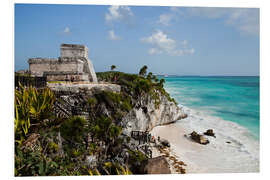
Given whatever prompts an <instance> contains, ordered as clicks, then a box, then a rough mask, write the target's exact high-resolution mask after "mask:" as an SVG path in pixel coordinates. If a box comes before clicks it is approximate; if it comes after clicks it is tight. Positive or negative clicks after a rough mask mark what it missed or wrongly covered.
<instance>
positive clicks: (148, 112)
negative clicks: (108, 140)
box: [122, 94, 186, 134]
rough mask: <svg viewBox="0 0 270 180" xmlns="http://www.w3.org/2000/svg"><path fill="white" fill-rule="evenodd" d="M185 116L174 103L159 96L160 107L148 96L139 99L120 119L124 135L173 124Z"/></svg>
mask: <svg viewBox="0 0 270 180" xmlns="http://www.w3.org/2000/svg"><path fill="white" fill-rule="evenodd" d="M185 117H186V114H185V113H184V112H183V111H182V109H181V108H180V107H178V106H177V105H175V103H174V102H171V101H169V100H168V98H167V97H166V96H164V95H161V94H160V105H159V107H156V106H155V101H154V100H153V99H152V98H151V96H149V95H145V96H143V97H141V98H140V100H139V101H138V102H137V104H136V106H135V107H134V108H133V109H132V110H131V111H130V112H129V113H128V114H127V115H126V116H125V117H124V118H123V119H122V125H123V127H124V132H125V133H127V134H128V133H130V132H131V131H133V130H140V131H146V130H147V131H150V130H151V129H152V128H154V127H155V126H159V125H165V124H169V123H173V122H175V121H177V120H180V119H182V118H185Z"/></svg>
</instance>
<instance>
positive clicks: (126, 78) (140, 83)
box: [96, 71, 177, 107]
mask: <svg viewBox="0 0 270 180" xmlns="http://www.w3.org/2000/svg"><path fill="white" fill-rule="evenodd" d="M96 74H97V78H98V80H99V81H103V82H109V83H115V84H118V85H120V86H121V91H125V92H126V93H128V94H131V95H133V96H137V97H138V96H141V95H145V94H149V95H151V97H152V98H153V99H154V100H155V102H156V103H155V104H156V107H159V104H160V94H161V95H164V96H166V97H167V98H168V100H169V101H171V102H174V103H175V104H177V102H176V101H175V100H174V98H171V97H170V95H169V93H167V92H166V90H165V89H164V83H165V80H164V79H163V78H162V79H160V80H159V79H158V78H157V76H155V75H153V74H152V73H151V72H149V73H148V74H147V75H146V72H144V74H141V75H138V74H128V73H124V72H119V71H107V72H98V73H96ZM158 92H159V93H160V94H159V93H158Z"/></svg>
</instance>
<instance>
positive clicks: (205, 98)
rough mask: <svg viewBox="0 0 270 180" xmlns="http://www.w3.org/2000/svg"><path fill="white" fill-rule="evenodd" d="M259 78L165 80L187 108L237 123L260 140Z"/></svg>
mask: <svg viewBox="0 0 270 180" xmlns="http://www.w3.org/2000/svg"><path fill="white" fill-rule="evenodd" d="M259 84H260V78H259V77H251V76H241V77H236V76H233V77H228V76H226V77H221V76H218V77H213V76H211V77H205V76H204V77H202V76H198V77H197V76H192V77H188V76H179V77H176V76H171V77H170V76H169V77H165V89H166V90H167V91H168V92H169V93H170V95H171V97H173V98H175V100H176V101H177V102H178V103H179V104H181V105H183V106H186V107H188V108H191V109H193V110H198V111H200V112H204V113H205V114H207V115H211V116H214V117H218V118H221V119H223V120H225V121H231V122H234V123H236V124H238V125H240V126H242V127H245V128H247V129H248V130H249V132H250V134H251V135H252V136H253V137H254V138H255V139H257V140H259V134H260V113H259V112H260V111H259V110H260V94H259V92H260V89H259V88H260V86H259Z"/></svg>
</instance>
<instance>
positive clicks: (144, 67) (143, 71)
mask: <svg viewBox="0 0 270 180" xmlns="http://www.w3.org/2000/svg"><path fill="white" fill-rule="evenodd" d="M146 72H147V66H146V65H144V66H143V67H142V68H141V69H140V72H139V75H140V76H145V74H146Z"/></svg>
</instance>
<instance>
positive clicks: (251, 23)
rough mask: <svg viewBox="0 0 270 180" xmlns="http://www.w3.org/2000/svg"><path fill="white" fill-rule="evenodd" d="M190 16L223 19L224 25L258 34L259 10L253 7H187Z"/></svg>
mask: <svg viewBox="0 0 270 180" xmlns="http://www.w3.org/2000/svg"><path fill="white" fill-rule="evenodd" d="M187 13H188V15H190V16H200V17H206V18H210V19H219V18H220V19H224V23H225V24H226V25H230V26H233V27H235V28H236V29H238V30H239V31H241V32H246V33H249V34H255V35H259V31H260V22H259V21H260V18H259V10H258V9H254V8H212V7H211V8H210V7H209V8H187Z"/></svg>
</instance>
